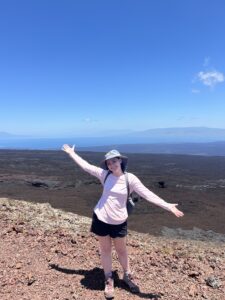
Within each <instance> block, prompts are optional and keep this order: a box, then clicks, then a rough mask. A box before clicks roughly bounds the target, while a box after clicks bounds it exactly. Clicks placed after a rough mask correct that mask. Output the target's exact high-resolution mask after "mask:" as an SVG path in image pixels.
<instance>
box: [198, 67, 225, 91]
mask: <svg viewBox="0 0 225 300" xmlns="http://www.w3.org/2000/svg"><path fill="white" fill-rule="evenodd" d="M198 79H199V80H200V81H201V82H202V83H203V84H204V85H207V86H209V87H211V88H213V87H214V86H215V85H216V84H218V83H221V82H223V81H224V75H223V73H221V72H218V71H209V72H204V71H201V72H199V73H198Z"/></svg>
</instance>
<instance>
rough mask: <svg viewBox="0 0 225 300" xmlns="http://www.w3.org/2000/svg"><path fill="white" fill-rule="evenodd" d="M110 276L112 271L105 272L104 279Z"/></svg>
mask: <svg viewBox="0 0 225 300" xmlns="http://www.w3.org/2000/svg"><path fill="white" fill-rule="evenodd" d="M109 278H112V271H110V272H107V273H105V280H107V279H109Z"/></svg>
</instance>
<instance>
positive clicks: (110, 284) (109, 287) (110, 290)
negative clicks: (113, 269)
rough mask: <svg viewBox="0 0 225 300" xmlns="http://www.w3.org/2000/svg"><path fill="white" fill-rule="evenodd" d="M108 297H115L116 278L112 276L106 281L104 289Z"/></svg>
mask: <svg viewBox="0 0 225 300" xmlns="http://www.w3.org/2000/svg"><path fill="white" fill-rule="evenodd" d="M104 294H105V297H106V298H113V297H114V280H113V279H112V277H109V278H108V279H107V280H106V281H105V291H104Z"/></svg>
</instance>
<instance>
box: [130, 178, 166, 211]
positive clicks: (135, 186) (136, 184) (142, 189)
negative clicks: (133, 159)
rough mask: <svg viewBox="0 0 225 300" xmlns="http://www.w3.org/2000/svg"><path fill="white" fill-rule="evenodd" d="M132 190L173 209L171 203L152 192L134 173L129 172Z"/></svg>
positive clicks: (159, 204)
mask: <svg viewBox="0 0 225 300" xmlns="http://www.w3.org/2000/svg"><path fill="white" fill-rule="evenodd" d="M128 179H129V184H130V190H131V192H133V191H134V192H136V193H137V194H138V195H140V196H141V197H142V198H144V199H146V200H147V201H149V202H151V203H154V204H156V205H158V206H160V207H162V208H164V209H166V210H168V211H171V204H170V203H168V202H166V201H164V200H163V199H162V198H160V197H159V196H157V195H156V194H154V193H153V192H151V191H150V190H149V189H148V188H147V187H146V186H144V184H143V183H142V182H141V181H140V179H138V178H137V176H135V175H134V174H131V173H129V175H128Z"/></svg>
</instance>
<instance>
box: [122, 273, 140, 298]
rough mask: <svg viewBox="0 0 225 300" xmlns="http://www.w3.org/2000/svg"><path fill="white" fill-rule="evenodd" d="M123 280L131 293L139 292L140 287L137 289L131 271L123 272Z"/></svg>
mask: <svg viewBox="0 0 225 300" xmlns="http://www.w3.org/2000/svg"><path fill="white" fill-rule="evenodd" d="M123 281H124V282H125V283H126V285H127V286H128V287H129V289H130V291H131V292H132V293H139V292H140V289H139V287H138V285H137V284H136V283H135V281H134V277H133V275H132V274H131V273H129V274H126V273H125V274H124V275H123Z"/></svg>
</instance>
